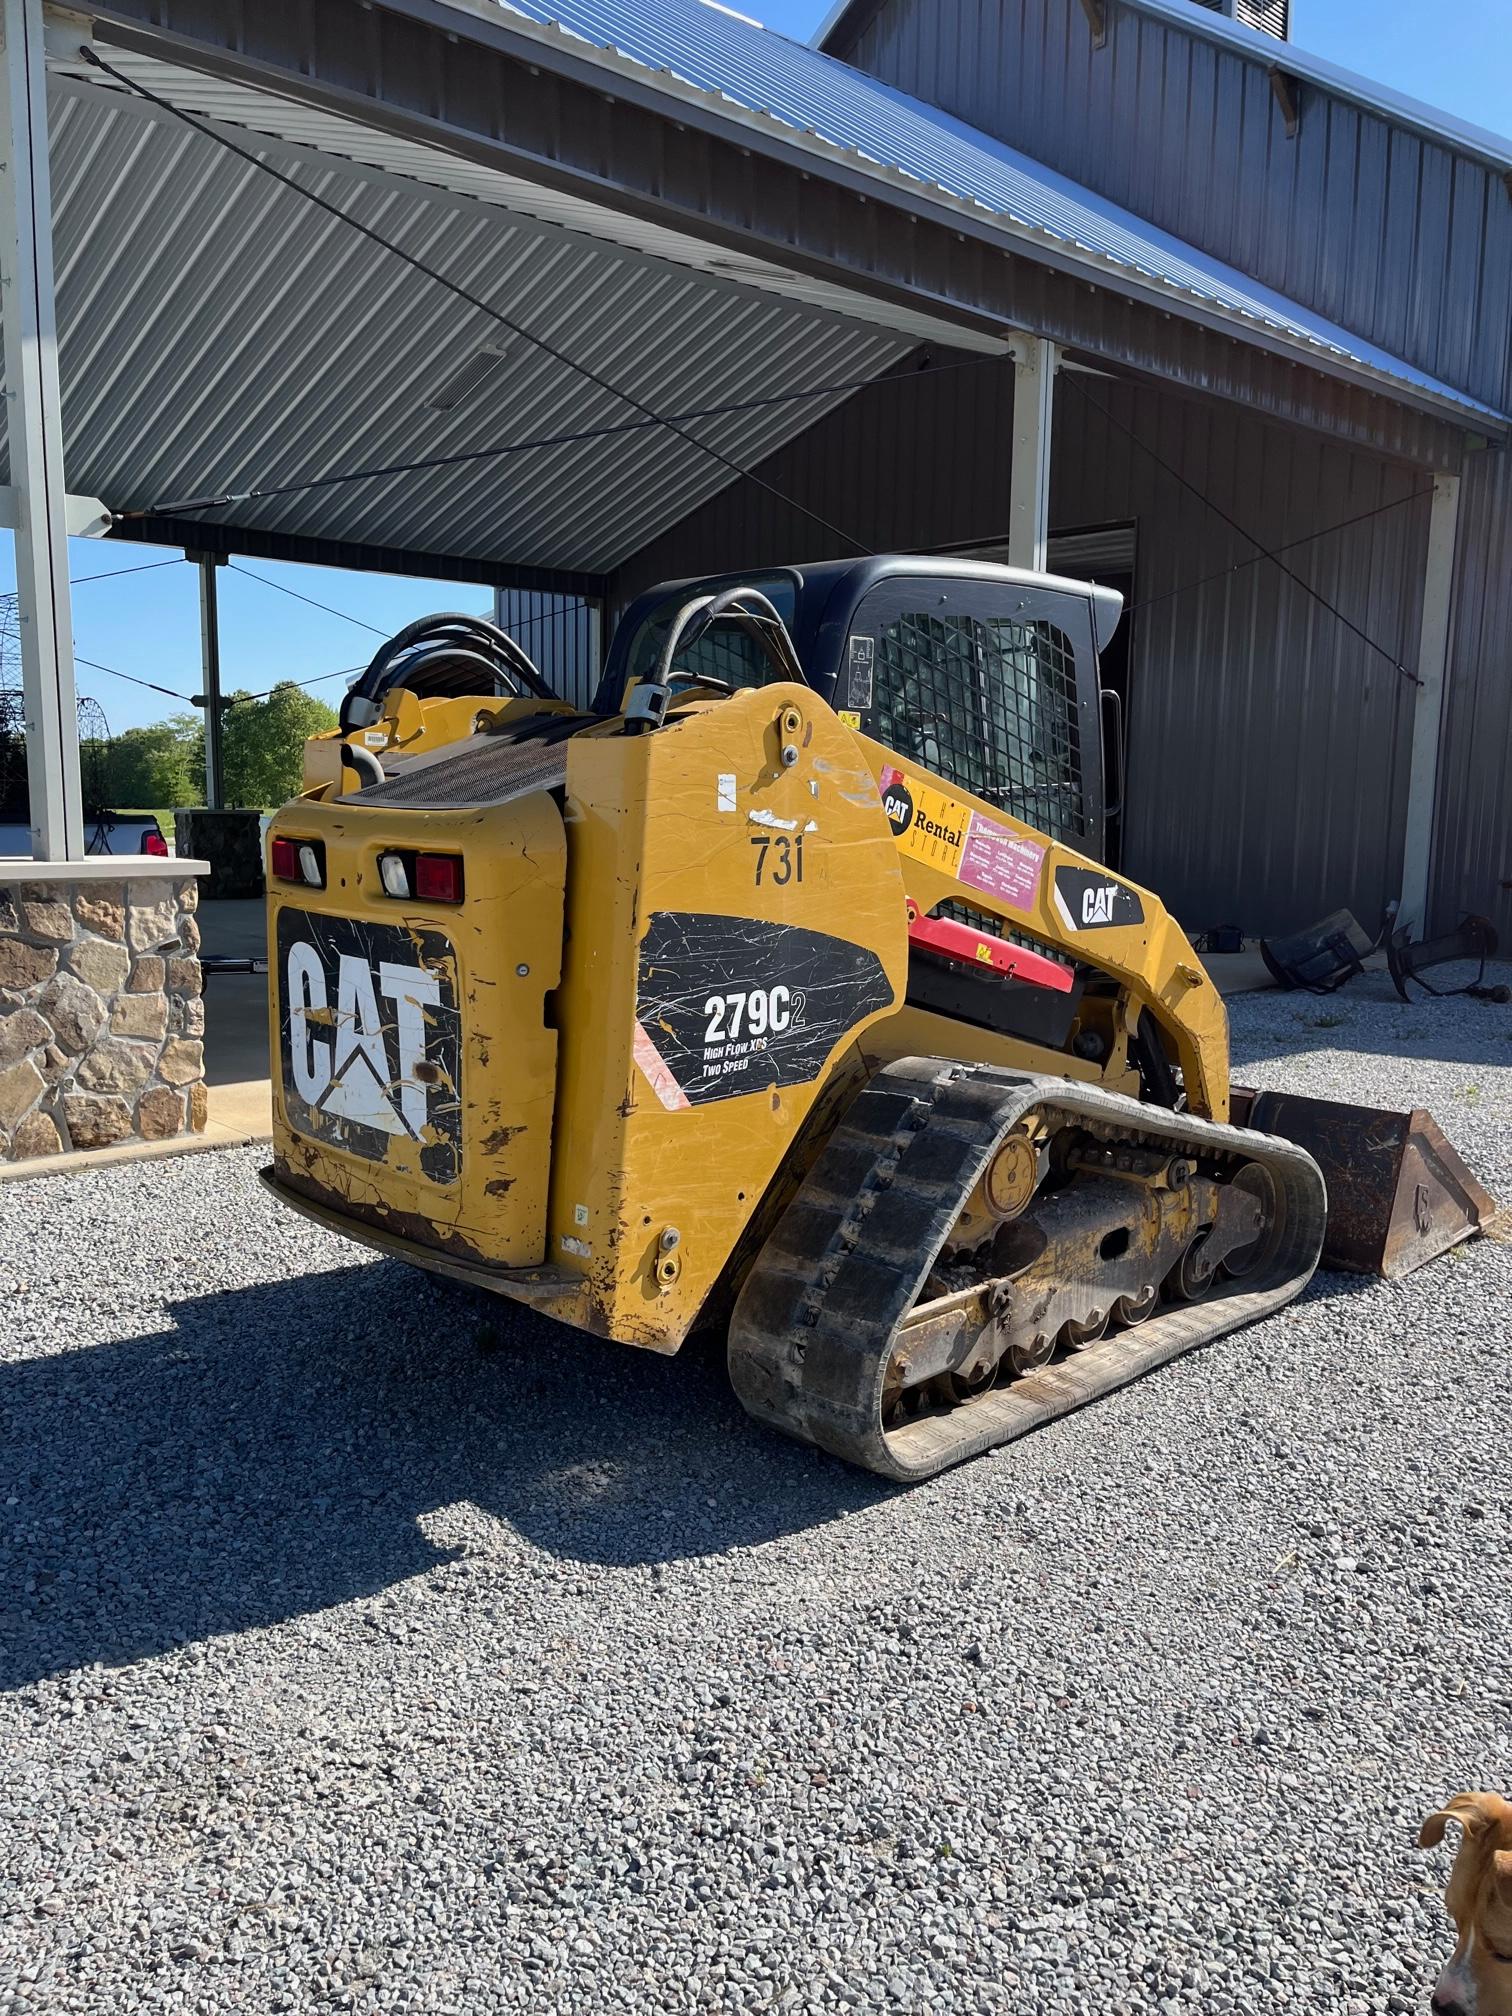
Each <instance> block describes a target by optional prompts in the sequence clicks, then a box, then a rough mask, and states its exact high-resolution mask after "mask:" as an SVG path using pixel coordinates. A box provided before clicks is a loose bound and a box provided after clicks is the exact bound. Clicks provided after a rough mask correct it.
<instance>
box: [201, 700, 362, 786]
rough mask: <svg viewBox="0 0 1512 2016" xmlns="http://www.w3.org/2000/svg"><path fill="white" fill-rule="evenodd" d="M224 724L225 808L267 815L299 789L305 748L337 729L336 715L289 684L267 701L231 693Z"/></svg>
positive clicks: (222, 735) (222, 742) (222, 739)
mask: <svg viewBox="0 0 1512 2016" xmlns="http://www.w3.org/2000/svg"><path fill="white" fill-rule="evenodd" d="M222 721H223V724H224V725H223V727H222V729H221V761H222V764H223V767H224V769H225V776H226V803H227V804H228V805H247V806H255V807H256V808H257V809H258V810H259V811H264V812H267V811H271V810H272V809H273V808H274V806H277V805H282V804H284V803H285V802H286V801H287V800H288V799H290V798H292V797H293V796H294V794H295V792H297V791H298V790H299V788H300V785H301V783H302V781H303V777H304V745H305V743H306V742H307V741H308V740H309V739H310V737H311V736H312V735H320V734H323V733H324V731H325V730H326V729H327V728H334V727H335V726H336V711H335V709H334V708H332V707H328V706H327V705H326V704H325V702H324V701H323V700H317V699H315V698H314V697H313V695H311V694H309V693H305V692H302V691H301V690H300V688H299V687H298V686H296V685H295V684H294V683H293V681H292V680H285V681H284V682H283V684H282V685H279V686H275V687H274V688H273V691H272V692H271V693H270V694H269V695H268V696H267V698H266V699H265V700H255V699H253V698H252V696H251V695H250V694H245V693H233V694H232V695H231V698H230V702H229V703H228V704H227V707H226V710H225V713H224V715H223V716H222Z"/></svg>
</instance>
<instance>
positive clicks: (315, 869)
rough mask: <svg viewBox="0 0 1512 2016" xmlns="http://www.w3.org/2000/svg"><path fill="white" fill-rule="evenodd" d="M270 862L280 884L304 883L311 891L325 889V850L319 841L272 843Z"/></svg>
mask: <svg viewBox="0 0 1512 2016" xmlns="http://www.w3.org/2000/svg"><path fill="white" fill-rule="evenodd" d="M268 860H269V862H270V864H271V866H272V869H273V873H274V874H275V875H276V876H277V877H278V879H279V881H280V882H303V883H304V884H305V886H306V887H307V888H310V889H324V887H325V848H324V846H322V844H321V842H320V841H318V840H285V839H278V840H275V841H273V842H272V844H271V845H270V847H269V849H268Z"/></svg>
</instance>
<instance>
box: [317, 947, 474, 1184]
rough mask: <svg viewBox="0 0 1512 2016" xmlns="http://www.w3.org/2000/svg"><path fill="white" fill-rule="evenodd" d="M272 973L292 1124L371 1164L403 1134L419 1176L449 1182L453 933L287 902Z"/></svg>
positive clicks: (455, 1051)
mask: <svg viewBox="0 0 1512 2016" xmlns="http://www.w3.org/2000/svg"><path fill="white" fill-rule="evenodd" d="M278 976H279V977H278V984H279V1066H280V1070H281V1073H282V1077H283V1089H284V1103H285V1107H286V1110H287V1112H288V1117H289V1124H290V1126H291V1127H293V1128H294V1129H295V1130H296V1132H298V1133H301V1134H306V1135H309V1136H310V1137H312V1138H313V1139H314V1140H316V1141H318V1142H320V1143H321V1144H322V1145H323V1146H326V1147H331V1148H341V1149H345V1150H346V1151H347V1153H349V1154H353V1155H362V1156H365V1157H366V1158H367V1159H368V1160H369V1161H371V1162H383V1161H385V1160H387V1158H388V1155H389V1151H390V1149H391V1148H392V1147H393V1145H394V1144H395V1143H396V1142H399V1141H403V1142H412V1143H414V1144H416V1145H417V1146H418V1147H419V1150H420V1154H419V1163H420V1168H421V1171H422V1172H423V1174H425V1175H426V1176H428V1177H429V1178H430V1179H431V1181H432V1182H434V1183H450V1182H453V1181H454V1180H455V1178H456V1175H457V1169H458V1165H459V1163H460V1160H461V1147H462V1082H461V1073H462V1044H461V1030H460V1018H459V1016H458V1012H457V974H456V954H455V952H454V951H453V949H452V946H451V943H450V941H449V940H448V939H447V938H446V937H444V936H443V934H442V933H441V932H439V931H428V930H415V931H409V930H406V929H405V928H404V927H403V926H402V925H394V924H367V923H363V922H360V921H359V920H358V919H356V918H350V917H322V916H318V915H317V914H316V913H315V912H313V911H309V910H294V909H286V910H282V911H280V912H279V918H278Z"/></svg>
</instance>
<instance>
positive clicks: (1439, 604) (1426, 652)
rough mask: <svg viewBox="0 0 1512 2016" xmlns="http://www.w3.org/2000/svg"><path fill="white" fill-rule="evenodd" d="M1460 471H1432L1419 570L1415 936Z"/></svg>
mask: <svg viewBox="0 0 1512 2016" xmlns="http://www.w3.org/2000/svg"><path fill="white" fill-rule="evenodd" d="M1459 493H1460V479H1459V478H1458V476H1435V477H1434V479H1433V504H1432V507H1431V510H1430V514H1429V520H1428V564H1427V567H1426V569H1425V571H1424V575H1423V618H1422V627H1421V629H1420V631H1419V633H1418V663H1417V676H1418V680H1419V682H1420V683H1419V685H1418V690H1417V696H1416V701H1415V704H1414V706H1413V710H1412V751H1411V756H1410V759H1409V762H1410V767H1409V771H1408V783H1407V820H1406V830H1405V833H1404V835H1403V840H1402V908H1401V915H1400V918H1399V920H1398V921H1399V922H1400V923H1402V924H1410V925H1411V926H1412V927H1413V928H1414V930H1415V931H1416V933H1417V935H1418V936H1419V937H1424V936H1426V934H1427V930H1428V883H1429V875H1430V872H1431V869H1432V864H1433V808H1434V801H1435V799H1436V797H1437V795H1438V769H1439V742H1440V738H1441V732H1442V728H1443V719H1444V674H1445V671H1446V669H1447V666H1448V662H1449V629H1450V620H1451V615H1452V611H1453V602H1454V542H1455V537H1456V534H1457V532H1458V529H1459Z"/></svg>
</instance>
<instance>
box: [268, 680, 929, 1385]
mask: <svg viewBox="0 0 1512 2016" xmlns="http://www.w3.org/2000/svg"><path fill="white" fill-rule="evenodd" d="M422 774H423V773H422ZM345 781H346V782H347V783H348V785H349V786H354V785H355V784H356V783H357V781H358V780H357V779H356V777H355V775H354V774H353V773H352V772H351V771H350V770H347V771H346V772H345ZM559 795H560V800H561V809H560V810H559V808H558V800H557V795H554V794H552V793H549V792H548V791H546V790H544V789H535V790H531V791H528V792H526V793H525V794H523V795H521V796H518V797H514V798H512V799H510V800H509V801H508V802H506V803H505V804H502V805H499V806H477V807H468V808H462V809H451V808H445V807H440V806H435V807H428V808H425V809H398V808H389V807H386V806H381V805H369V804H365V803H362V802H361V801H360V800H359V801H357V802H355V803H354V802H352V801H351V797H350V793H349V795H348V797H347V798H346V799H340V798H338V799H335V800H321V799H318V798H313V797H311V798H305V799H301V800H296V801H295V803H294V804H293V805H290V806H287V807H285V808H284V810H283V811H282V812H280V813H279V814H278V816H277V818H276V819H275V821H274V822H273V826H272V828H271V830H270V836H269V837H270V848H271V843H272V841H273V840H275V839H289V840H292V841H294V842H295V843H296V844H299V845H307V844H309V843H310V842H318V843H319V844H320V845H321V847H322V848H323V851H324V864H325V886H324V887H323V888H322V889H320V890H319V891H314V890H308V889H297V888H290V887H289V886H288V885H286V884H281V883H279V882H277V881H272V882H271V883H270V887H272V888H273V889H274V891H275V895H274V897H273V901H272V904H271V908H270V939H269V953H270V969H271V972H272V973H273V975H274V976H275V981H276V984H275V986H274V988H273V990H272V1008H271V1014H272V1045H273V1054H274V1056H275V1057H277V1058H278V1059H279V1070H278V1073H277V1076H276V1081H275V1086H276V1089H275V1112H274V1121H275V1156H276V1163H275V1166H276V1171H277V1175H278V1179H279V1180H280V1182H282V1183H285V1184H286V1185H287V1186H288V1187H289V1188H291V1189H293V1190H294V1191H296V1192H298V1193H299V1194H300V1195H301V1196H303V1197H305V1198H308V1199H309V1200H310V1202H311V1203H312V1204H314V1205H317V1206H319V1207H321V1208H322V1209H323V1210H324V1211H326V1212H327V1213H332V1214H335V1215H336V1216H338V1217H342V1218H349V1219H352V1220H354V1221H356V1222H355V1223H354V1225H353V1226H352V1229H353V1230H354V1231H359V1232H360V1233H361V1234H362V1235H363V1236H368V1237H372V1238H374V1239H376V1240H377V1241H378V1243H382V1241H383V1235H388V1237H389V1239H390V1241H393V1242H398V1241H402V1242H404V1244H405V1247H406V1248H410V1247H418V1248H421V1249H425V1248H431V1249H434V1250H435V1251H436V1253H437V1254H438V1256H445V1257H446V1258H448V1259H450V1260H453V1261H457V1262H461V1263H463V1264H464V1268H465V1271H467V1272H468V1273H469V1276H471V1275H472V1273H473V1270H474V1269H475V1268H476V1267H478V1266H482V1267H486V1268H491V1269H499V1270H509V1271H513V1272H515V1273H518V1274H520V1275H522V1276H523V1278H520V1279H517V1280H514V1281H510V1280H508V1279H505V1278H502V1277H501V1278H500V1280H499V1281H498V1284H497V1285H499V1286H500V1287H502V1288H504V1289H506V1291H507V1290H510V1289H513V1290H514V1291H515V1292H518V1293H520V1294H521V1295H522V1296H523V1297H524V1298H525V1299H528V1300H530V1301H531V1302H532V1303H533V1304H534V1305H535V1306H537V1307H539V1308H541V1309H543V1310H545V1311H547V1312H548V1313H552V1314H556V1315H560V1316H562V1317H564V1318H566V1319H567V1320H570V1321H572V1322H574V1323H577V1324H579V1325H581V1326H583V1327H585V1328H590V1329H593V1330H596V1331H599V1332H600V1333H602V1334H604V1335H606V1336H614V1337H619V1338H622V1339H624V1340H626V1341H630V1342H635V1343H639V1344H642V1345H646V1346H649V1347H650V1348H652V1349H661V1350H674V1349H676V1347H677V1345H678V1344H679V1343H681V1341H682V1339H683V1337H684V1336H685V1335H686V1332H687V1329H688V1327H689V1325H690V1324H691V1322H692V1321H693V1319H694V1317H695V1316H696V1315H697V1314H698V1312H699V1309H700V1308H701V1307H702V1305H703V1304H704V1302H705V1301H706V1299H707V1297H708V1295H709V1293H710V1291H711V1289H712V1288H713V1287H714V1285H715V1283H716V1282H717V1280H718V1279H719V1277H720V1275H721V1273H722V1272H723V1271H724V1269H725V1268H726V1266H727V1265H728V1263H729V1261H730V1257H731V1255H732V1253H733V1252H734V1250H735V1248H736V1245H737V1243H738V1242H739V1241H740V1239H741V1238H742V1236H743V1235H744V1234H745V1233H746V1231H747V1229H748V1227H749V1225H750V1223H751V1220H752V1218H753V1216H754V1213H755V1209H756V1206H757V1205H758V1203H759V1202H760V1201H761V1199H762V1198H763V1197H764V1196H765V1194H766V1192H767V1190H768V1188H769V1186H770V1185H771V1184H772V1183H773V1181H774V1179H775V1178H776V1177H777V1175H778V1173H779V1171H781V1170H782V1169H783V1168H784V1167H785V1165H787V1164H788V1163H789V1161H790V1158H791V1156H792V1152H793V1148H794V1143H795V1140H796V1139H797V1138H798V1136H799V1133H800V1131H801V1130H802V1128H803V1126H804V1123H805V1121H806V1120H807V1118H808V1116H809V1114H810V1112H811V1111H812V1109H813V1107H814V1104H815V1102H816V1100H818V1099H819V1098H820V1097H821V1095H822V1094H823V1092H824V1089H825V1087H826V1085H827V1084H828V1083H829V1082H830V1080H831V1079H832V1077H833V1076H834V1075H835V1073H836V1071H837V1069H838V1068H839V1067H840V1065H841V1063H842V1060H843V1058H844V1057H845V1055H846V1053H848V1052H849V1053H851V1054H852V1056H853V1057H854V1053H855V1045H856V1041H857V1038H858V1037H859V1036H861V1035H862V1034H864V1032H865V1031H867V1030H868V1029H869V1028H870V1027H871V1026H872V1025H873V1024H875V1023H876V1022H878V1021H879V1020H880V1019H882V1018H884V1017H886V1016H888V1015H890V1014H891V1013H892V1012H893V1010H894V1009H895V1007H896V1005H897V1003H898V1002H899V1001H900V1000H901V997H902V992H903V987H904V983H905V979H906V972H907V956H908V953H907V930H906V911H905V904H904V892H903V882H902V877H901V874H900V870H899V860H898V853H897V849H896V846H895V845H894V842H893V837H892V834H891V831H890V829H889V826H888V822H887V819H886V816H885V814H884V812H883V809H882V805H881V801H880V799H879V797H878V795H877V790H876V786H875V783H874V782H873V780H872V778H871V775H870V773H869V771H868V769H867V767H866V763H865V760H864V758H863V756H862V753H861V751H860V748H859V746H858V744H857V742H856V739H855V737H854V736H852V735H851V734H850V732H849V731H848V730H847V729H846V728H844V727H843V726H842V725H841V724H840V722H839V721H838V719H837V718H836V717H835V715H834V714H833V713H832V712H831V710H830V709H829V708H828V707H826V706H825V705H824V704H823V703H822V702H820V701H818V700H817V699H816V697H815V696H814V695H813V694H812V693H810V692H808V691H807V690H805V689H804V688H802V687H798V686H791V687H788V686H782V687H770V688H767V689H765V690H764V691H761V692H759V693H757V692H753V693H743V694H739V695H736V696H734V697H733V698H732V699H730V700H728V701H722V702H719V703H716V704H709V703H704V704H702V705H697V706H691V707H688V708H686V709H684V710H682V711H680V712H679V713H678V715H677V716H676V717H675V719H674V720H672V721H670V722H669V723H668V724H667V726H666V727H665V728H664V729H662V730H661V731H660V732H659V733H657V734H655V735H646V736H628V735H624V734H620V733H607V732H602V731H598V730H593V731H590V732H587V733H583V734H580V735H578V736H576V737H574V738H573V739H572V740H571V741H570V742H568V743H567V744H566V745H565V754H564V756H563V759H562V782H561V785H560V789H559ZM569 841H570V844H569ZM416 851H424V852H427V853H438V854H442V855H455V856H457V857H459V858H460V859H461V861H462V864H463V867H462V872H463V876H464V887H465V896H464V900H463V901H462V902H461V903H460V904H459V905H458V906H457V907H456V908H455V909H450V910H449V909H444V908H440V907H436V906H432V907H430V908H428V909H419V908H416V907H415V906H414V905H406V904H401V903H398V902H396V901H395V899H394V898H392V897H391V896H390V895H389V894H388V893H387V891H386V890H385V888H384V885H383V881H382V877H381V869H380V863H381V861H382V860H383V857H384V856H385V855H392V854H398V855H400V856H401V857H405V856H412V855H413V854H414V853H415V852H416ZM564 918H565V932H564V928H563V926H564ZM399 934H402V935H399ZM564 948H565V949H564ZM406 966H412V967H413V968H414V969H416V972H417V973H418V974H419V976H420V977H419V978H418V979H416V978H413V977H412V978H411V979H409V980H408V981H406V980H405V979H404V978H403V977H402V976H401V977H396V973H398V972H399V969H402V968H405V967H406ZM406 986H408V988H409V990H410V994H415V993H417V992H420V993H423V994H424V996H425V999H424V1002H423V1009H424V1015H425V1026H426V1030H427V1034H428V1045H427V1047H426V1049H425V1054H423V1055H418V1056H417V1054H416V1052H415V1045H414V1042H413V1040H411V1041H410V1042H409V1044H408V1047H406V1045H405V1028H404V1027H403V1026H402V1023H403V1016H404V1013H405V1011H406V1009H407V1008H408V1007H409V996H407V995H406V993H405V991H404V990H405V987H406ZM410 1013H411V1015H413V1009H410ZM453 1054H455V1055H456V1057H457V1058H458V1060H459V1069H457V1070H456V1071H454V1069H453V1066H452V1064H451V1062H450V1059H451V1057H452V1056H453ZM417 1065H418V1068H419V1070H420V1072H421V1074H422V1079H423V1080H428V1081H429V1082H428V1083H423V1082H420V1081H417V1079H416V1076H415V1071H416V1067H417ZM853 1076H859V1067H857V1069H856V1070H855V1071H853ZM312 1088H313V1094H314V1096H307V1094H309V1093H310V1092H311V1090H312ZM422 1094H423V1095H424V1103H423V1106H422V1098H421V1095H422ZM406 1096H407V1097H408V1101H409V1115H408V1117H410V1118H412V1119H414V1120H416V1121H418V1122H419V1123H420V1124H419V1125H418V1126H415V1127H405V1126H401V1125H400V1124H397V1123H398V1122H400V1121H403V1120H405V1118H406V1105H405V1101H406ZM386 1113H388V1114H392V1116H393V1117H392V1118H391V1119H390V1118H386V1117H385V1114H386ZM422 1115H423V1117H422ZM375 1119H376V1120H377V1123H378V1124H377V1125H376V1126H375V1125H373V1124H372V1123H373V1121H374V1120H375ZM412 1257H424V1254H423V1253H421V1254H419V1255H412Z"/></svg>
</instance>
